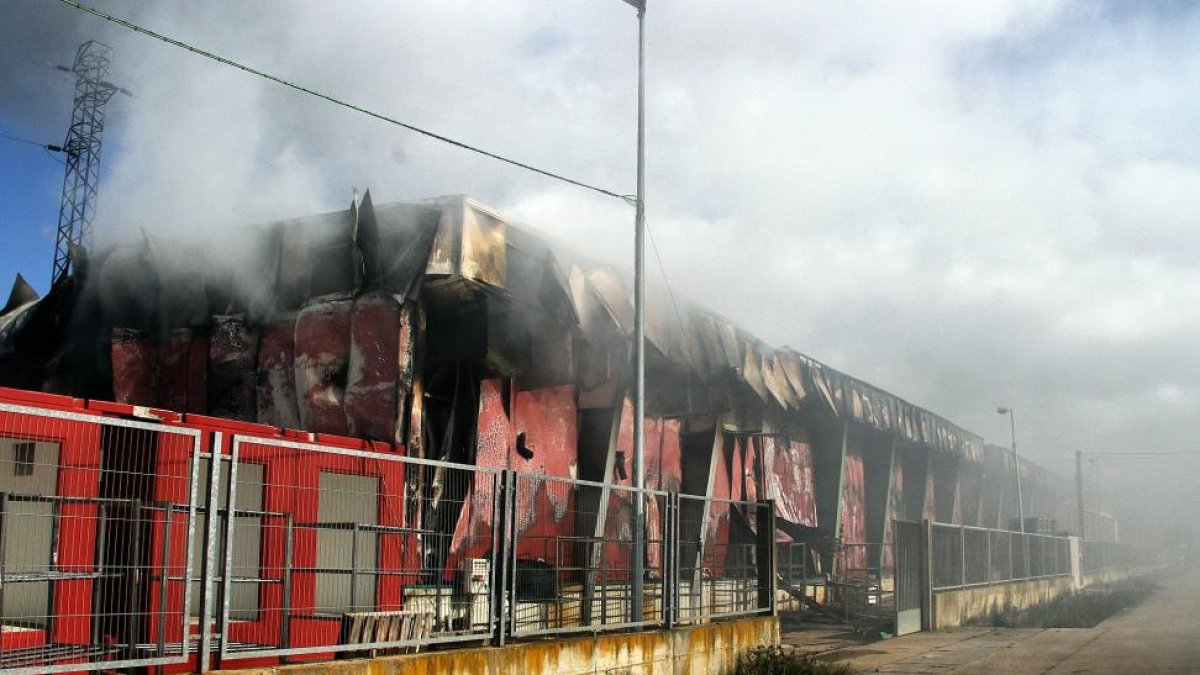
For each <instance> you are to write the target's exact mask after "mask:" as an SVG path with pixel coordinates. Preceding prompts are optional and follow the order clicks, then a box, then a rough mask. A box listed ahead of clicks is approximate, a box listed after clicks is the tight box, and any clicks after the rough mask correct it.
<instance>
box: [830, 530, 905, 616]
mask: <svg viewBox="0 0 1200 675" xmlns="http://www.w3.org/2000/svg"><path fill="white" fill-rule="evenodd" d="M833 558H834V567H833V572H832V574H831V575H830V578H829V584H828V593H829V595H828V598H827V602H828V603H829V604H830V605H831V606H833V607H836V608H838V609H840V610H841V611H842V612H843V613H845V614H846V615H847V616H850V615H857V616H864V617H871V616H885V615H886V616H890V615H891V614H893V613H894V610H895V580H894V569H893V567H894V566H893V564H892V561H893V555H892V544H891V543H890V542H874V543H845V542H843V543H841V544H839V545H837V546H836V547H835V548H834V556H833Z"/></svg>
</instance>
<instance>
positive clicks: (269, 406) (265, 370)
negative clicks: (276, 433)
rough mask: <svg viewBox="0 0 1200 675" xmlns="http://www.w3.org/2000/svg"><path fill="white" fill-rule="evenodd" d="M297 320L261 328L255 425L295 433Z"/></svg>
mask: <svg viewBox="0 0 1200 675" xmlns="http://www.w3.org/2000/svg"><path fill="white" fill-rule="evenodd" d="M295 352H296V319H295V318H287V319H283V320H280V321H274V322H272V323H269V324H267V325H265V326H263V328H262V337H261V339H260V341H259V344H258V382H257V385H258V390H257V394H258V396H257V400H256V404H257V406H258V421H259V422H261V423H262V424H269V425H271V426H273V427H286V428H289V429H296V428H299V426H300V413H299V411H298V409H297V404H296V368H295V365H294V363H293V362H294V360H295Z"/></svg>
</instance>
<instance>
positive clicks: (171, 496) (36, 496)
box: [0, 404, 200, 675]
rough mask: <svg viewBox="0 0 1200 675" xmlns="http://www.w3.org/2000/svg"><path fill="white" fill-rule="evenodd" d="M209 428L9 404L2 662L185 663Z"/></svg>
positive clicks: (0, 523) (3, 475)
mask: <svg viewBox="0 0 1200 675" xmlns="http://www.w3.org/2000/svg"><path fill="white" fill-rule="evenodd" d="M199 455H200V432H198V431H195V430H190V429H181V428H173V427H168V426H165V425H160V424H150V423H144V422H138V421H132V420H122V419H113V418H106V417H100V416H95V415H89V414H83V413H75V412H67V411H58V410H48V409H41V408H32V407H26V406H19V405H9V404H0V622H2V624H3V629H2V630H0V670H3V672H5V673H9V674H13V675H15V674H18V673H52V672H61V671H79V670H90V669H98V668H104V669H125V668H136V667H148V666H165V665H174V664H182V663H186V662H187V660H188V658H189V654H188V652H189V650H190V643H189V642H188V641H186V640H184V639H183V636H184V635H186V634H187V632H188V628H189V626H188V617H189V614H190V608H191V606H192V603H193V601H194V599H193V597H192V593H191V592H190V587H189V586H188V584H186V583H184V579H186V578H188V576H190V574H191V572H192V565H191V560H190V559H188V558H187V556H184V555H171V552H172V551H175V550H178V551H180V552H183V551H186V550H188V548H189V547H191V546H193V545H195V543H196V542H195V536H194V523H195V520H196V511H197V500H198V495H197V492H196V480H195V479H196V468H197V462H198V459H199Z"/></svg>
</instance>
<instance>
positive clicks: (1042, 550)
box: [930, 523, 1071, 590]
mask: <svg viewBox="0 0 1200 675" xmlns="http://www.w3.org/2000/svg"><path fill="white" fill-rule="evenodd" d="M931 537H932V539H931V542H930V548H931V552H932V559H931V563H930V565H931V573H932V576H933V589H934V590H943V589H949V588H963V587H967V586H982V585H987V584H994V583H1003V582H1008V581H1022V580H1026V579H1038V578H1045V577H1056V576H1069V575H1070V574H1071V545H1070V540H1069V539H1068V538H1066V537H1054V536H1049V535H1042V534H1032V533H1021V532H1009V531H1007V530H990V529H985V528H979V527H968V526H961V525H948V524H944V523H932V524H931Z"/></svg>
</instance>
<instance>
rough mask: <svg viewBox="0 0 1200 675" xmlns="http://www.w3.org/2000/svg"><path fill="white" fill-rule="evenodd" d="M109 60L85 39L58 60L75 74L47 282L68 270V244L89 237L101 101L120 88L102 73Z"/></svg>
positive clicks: (104, 49) (104, 48) (101, 47)
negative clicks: (69, 57)
mask: <svg viewBox="0 0 1200 675" xmlns="http://www.w3.org/2000/svg"><path fill="white" fill-rule="evenodd" d="M111 61H112V48H111V47H109V46H108V45H106V44H104V43H101V42H97V41H95V40H88V41H87V42H84V43H83V44H81V45H79V50H78V51H77V52H75V64H74V65H73V66H71V67H70V68H68V67H66V66H58V69H59V70H62V71H65V72H68V73H74V74H75V105H74V108H73V109H72V111H71V128H70V129H69V130H68V131H67V140H66V142H64V143H63V148H62V149H63V154H65V155H66V171H65V172H64V174H63V188H62V203H61V205H60V206H59V211H58V234H57V236H56V239H55V243H54V268H53V270H52V272H51V276H50V281H51V283H54V282H55V281H58V280H59V279H60V278H62V277H65V276H66V275H67V273H68V272H69V270H70V266H71V258H70V249H71V246H72V245H77V246H78V245H86V244H87V243H89V242H90V240H91V234H92V232H91V229H92V215H93V214H94V213H95V210H96V188H97V187H98V185H99V183H100V137H101V135H102V134H103V133H104V107H105V104H106V103H108V99H110V98H112V96H113V94H115V93H117V92H118V91H124V90H122V89H120V88H119V87H117V86H116V85H114V84H112V83H111V82H109V81H108V80H107V79H106V78H107V77H108V66H109V64H110V63H111ZM125 93H129V92H125Z"/></svg>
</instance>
